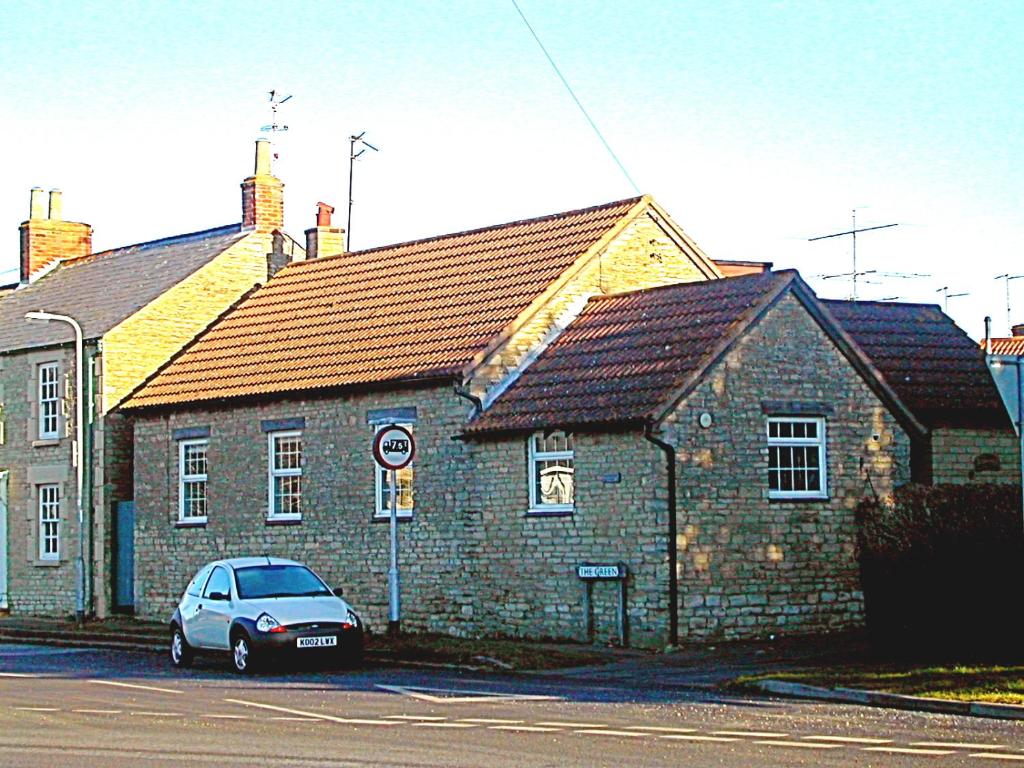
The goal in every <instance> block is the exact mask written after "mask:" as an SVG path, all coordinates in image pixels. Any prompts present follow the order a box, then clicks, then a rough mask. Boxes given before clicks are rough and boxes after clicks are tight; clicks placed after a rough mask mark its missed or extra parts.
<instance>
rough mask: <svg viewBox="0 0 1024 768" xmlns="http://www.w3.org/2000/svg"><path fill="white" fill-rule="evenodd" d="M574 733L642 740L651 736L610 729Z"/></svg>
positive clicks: (593, 729) (588, 729) (592, 729)
mask: <svg viewBox="0 0 1024 768" xmlns="http://www.w3.org/2000/svg"><path fill="white" fill-rule="evenodd" d="M573 733H586V734H596V735H598V736H629V737H630V738H633V739H641V738H643V737H644V736H650V735H651V734H649V733H641V732H640V731H613V730H611V729H608V728H584V729H583V730H579V731H573Z"/></svg>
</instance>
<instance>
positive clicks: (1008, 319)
mask: <svg viewBox="0 0 1024 768" xmlns="http://www.w3.org/2000/svg"><path fill="white" fill-rule="evenodd" d="M1022 277H1024V275H1011V274H1010V273H1009V272H1007V273H1006V274H1005V275H996V276H995V278H993V279H995V280H1005V281H1006V327H1007V328H1011V329H1012V328H1013V318H1012V317H1011V316H1010V281H1011V280H1020V279H1021V278H1022Z"/></svg>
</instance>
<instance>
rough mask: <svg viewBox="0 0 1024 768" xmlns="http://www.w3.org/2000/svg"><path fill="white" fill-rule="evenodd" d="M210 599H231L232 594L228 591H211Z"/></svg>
mask: <svg viewBox="0 0 1024 768" xmlns="http://www.w3.org/2000/svg"><path fill="white" fill-rule="evenodd" d="M208 597H209V599H210V600H230V599H231V598H230V596H229V595H228V593H227V592H211V593H210V594H209V595H208Z"/></svg>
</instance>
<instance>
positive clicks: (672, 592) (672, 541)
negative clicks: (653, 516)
mask: <svg viewBox="0 0 1024 768" xmlns="http://www.w3.org/2000/svg"><path fill="white" fill-rule="evenodd" d="M644 438H646V439H647V441H648V442H650V443H652V444H654V445H656V446H658V448H660V449H661V450H662V452H663V453H664V454H665V469H666V470H667V474H668V640H669V645H679V576H678V574H677V573H676V563H677V560H678V552H677V545H676V530H677V525H678V522H677V510H676V449H675V448H674V447H673V446H671V445H670V444H669V443H666V442H665V441H664V440H662V439H661V438H659V437H655V435H654V427H653V425H652V424H651V423H650V422H648V423H647V424H646V425H645V426H644Z"/></svg>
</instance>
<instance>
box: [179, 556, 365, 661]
mask: <svg viewBox="0 0 1024 768" xmlns="http://www.w3.org/2000/svg"><path fill="white" fill-rule="evenodd" d="M340 594H341V590H340V589H338V590H332V589H331V588H330V587H328V586H327V584H326V583H325V582H324V580H323V579H321V578H320V577H319V576H317V575H316V574H315V573H314V572H313V571H311V570H310V569H309V568H307V567H306V566H305V565H303V564H302V563H297V562H295V561H294V560H284V559H281V558H277V557H240V558H234V559H231V560H217V561H215V562H212V563H209V564H207V565H204V566H203V567H202V568H200V569H199V572H198V573H196V575H195V576H194V577H193V578H192V581H190V582H189V585H188V587H187V588H186V589H185V594H183V595H182V596H181V602H180V603H179V604H178V607H177V609H175V611H174V616H173V617H172V618H171V662H172V663H173V664H174V666H176V667H187V666H189V665H190V664H191V663H192V656H193V654H194V653H195V652H196V651H222V652H226V653H230V654H231V661H232V663H233V665H234V668H235V671H236V672H239V673H242V674H247V673H250V672H252V671H253V668H254V667H255V666H256V665H257V663H258V662H259V661H261V660H266V659H267V658H268V657H270V656H274V655H277V654H283V653H286V652H287V653H296V654H302V655H303V656H306V655H309V656H316V655H329V656H330V657H331V658H332V659H334V660H337V661H339V662H342V663H346V664H356V663H358V662H359V661H360V660H361V659H362V653H363V623H362V621H361V620H360V618H359V616H358V615H357V614H356V612H355V611H354V610H352V607H351V606H350V605H349V604H348V603H346V602H345V601H344V600H342V599H341V597H340Z"/></svg>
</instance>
